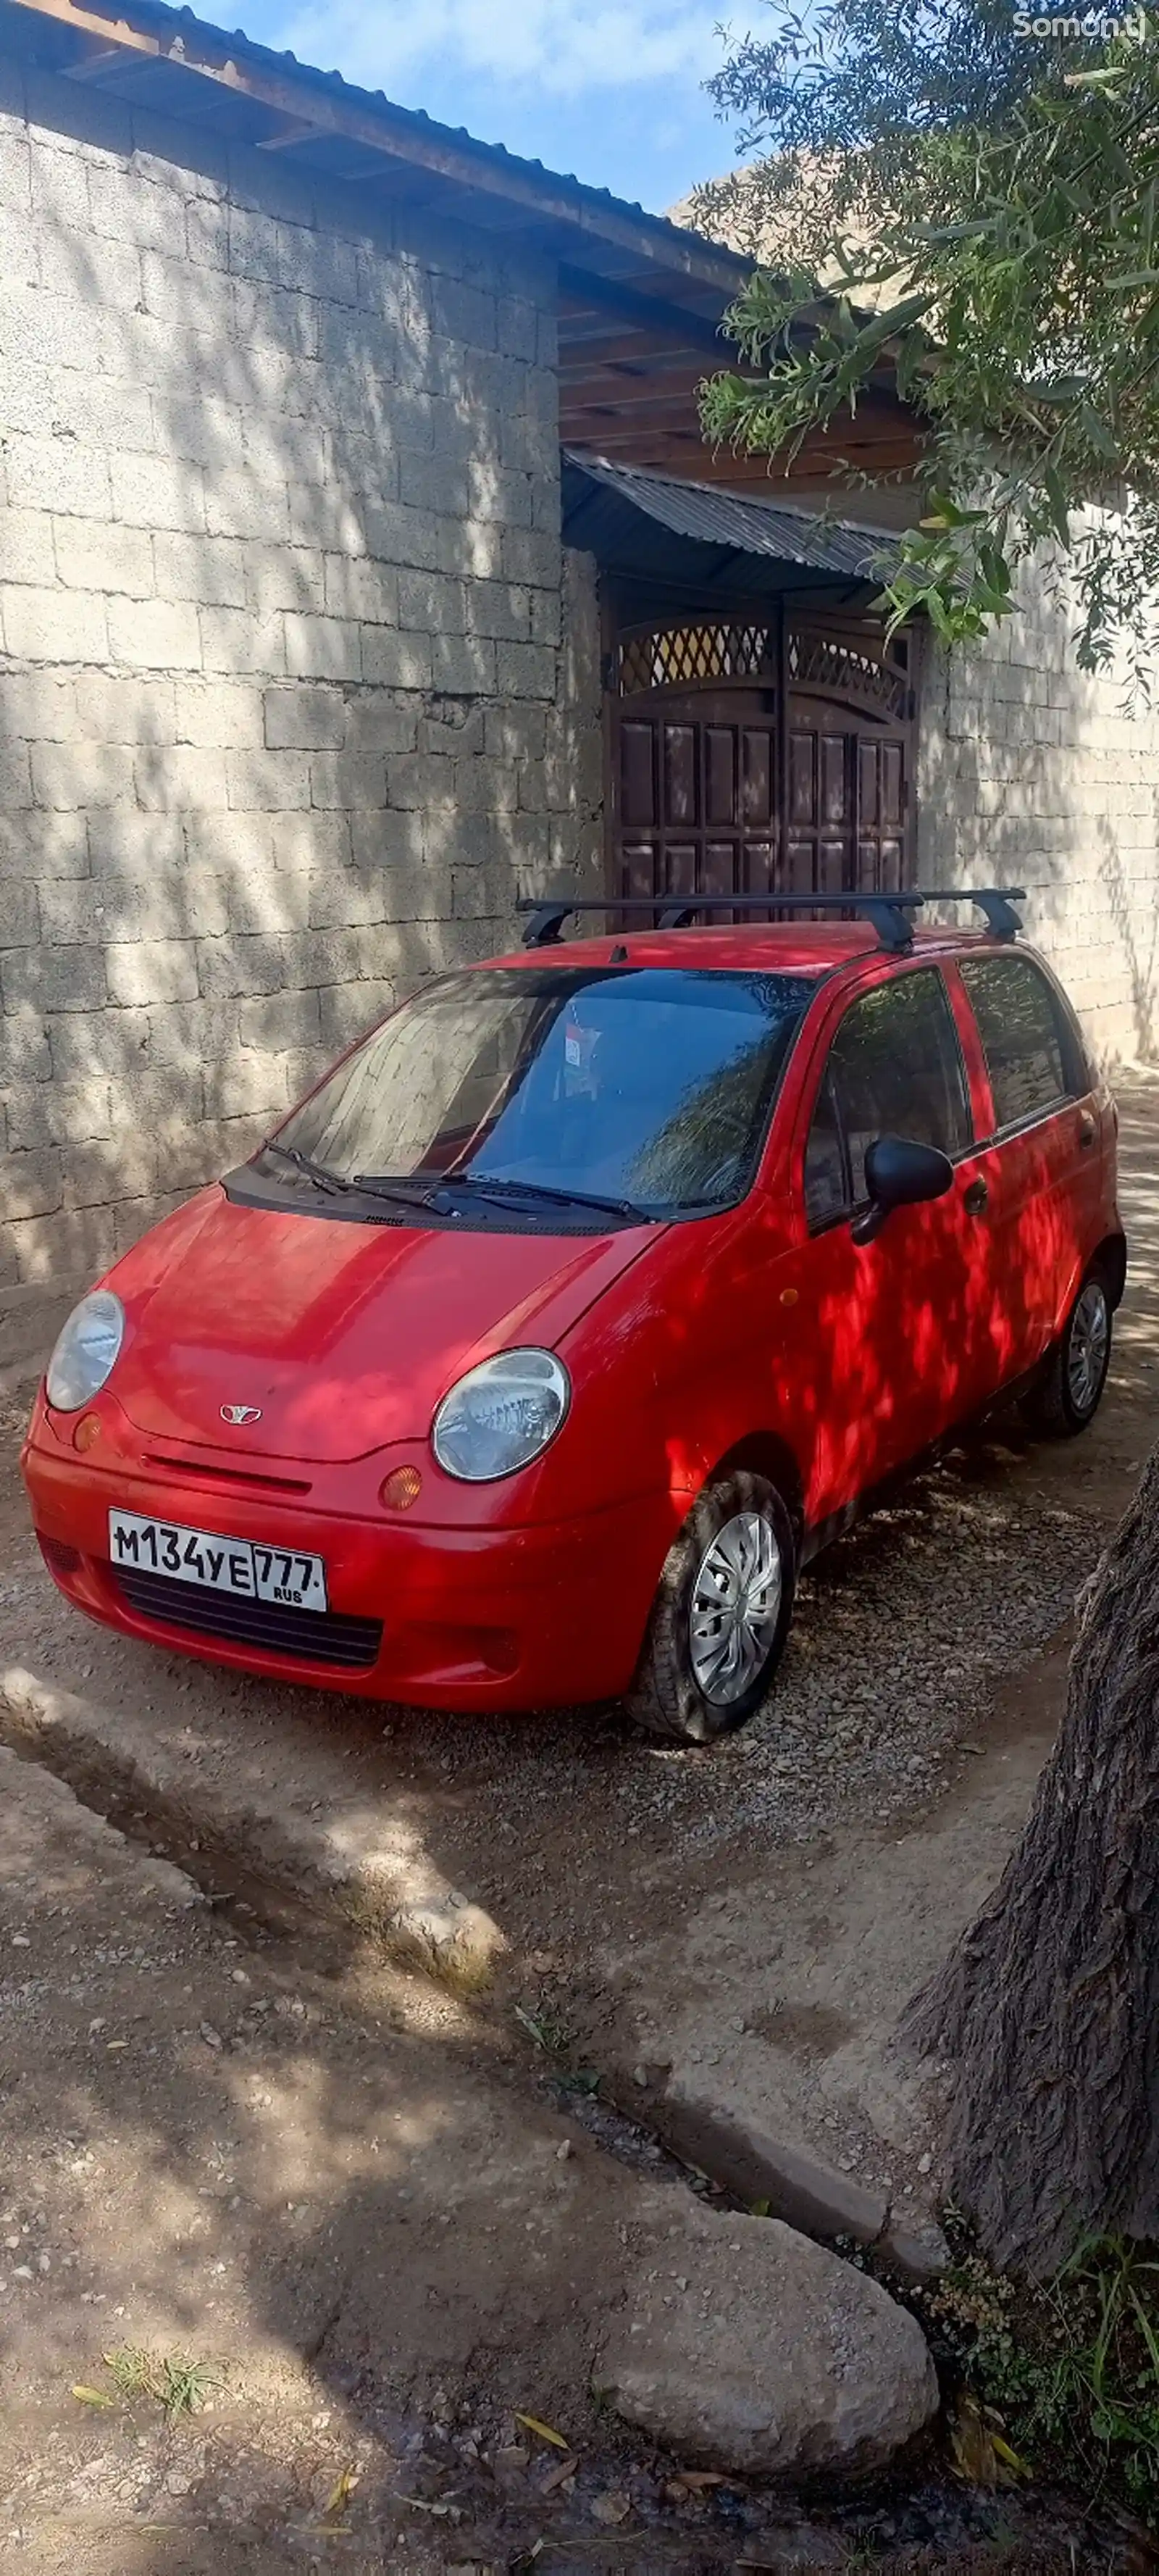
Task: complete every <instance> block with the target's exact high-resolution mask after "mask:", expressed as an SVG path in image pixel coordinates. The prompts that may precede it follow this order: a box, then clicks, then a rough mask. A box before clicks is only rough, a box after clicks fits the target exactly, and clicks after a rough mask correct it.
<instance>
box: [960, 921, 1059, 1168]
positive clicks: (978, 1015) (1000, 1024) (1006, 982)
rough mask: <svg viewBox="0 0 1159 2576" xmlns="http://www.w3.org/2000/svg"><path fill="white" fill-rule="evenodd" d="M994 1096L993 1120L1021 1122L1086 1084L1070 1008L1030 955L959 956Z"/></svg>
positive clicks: (999, 1123) (1007, 1124) (1001, 1124)
mask: <svg viewBox="0 0 1159 2576" xmlns="http://www.w3.org/2000/svg"><path fill="white" fill-rule="evenodd" d="M961 973H962V982H963V984H964V985H965V987H966V991H967V994H968V995H969V999H970V1003H971V1007H972V1009H973V1013H974V1017H975V1019H976V1020H977V1023H978V1034H979V1036H980V1038H981V1040H982V1048H983V1052H984V1054H985V1057H986V1070H987V1072H988V1073H989V1076H990V1089H991V1091H992V1092H993V1094H994V1124H995V1126H996V1127H997V1128H1002V1127H1018V1126H1021V1125H1022V1124H1023V1123H1024V1121H1025V1120H1026V1119H1028V1118H1041V1117H1043V1116H1044V1114H1045V1113H1046V1112H1047V1111H1048V1110H1051V1109H1053V1108H1055V1107H1056V1106H1057V1104H1058V1103H1059V1101H1061V1100H1073V1099H1075V1098H1076V1097H1077V1096H1079V1095H1080V1094H1081V1093H1082V1092H1084V1091H1086V1090H1087V1088H1088V1075H1087V1069H1086V1065H1085V1062H1084V1060H1083V1052H1082V1043H1081V1040H1080V1038H1079V1034H1078V1030H1077V1029H1076V1027H1075V1025H1074V1022H1073V1020H1072V1019H1071V1016H1070V1013H1069V1011H1067V1010H1066V1009H1065V1007H1064V1005H1063V1004H1062V1003H1061V1002H1060V1000H1059V997H1058V995H1057V994H1056V993H1055V992H1054V990H1053V988H1052V987H1051V985H1049V984H1048V983H1047V980H1046V977H1045V975H1043V974H1041V973H1040V971H1039V969H1038V967H1037V966H1036V965H1035V964H1034V961H1033V959H1032V958H1030V957H1018V956H1013V955H1012V956H1009V957H970V958H964V959H963V960H962V968H961Z"/></svg>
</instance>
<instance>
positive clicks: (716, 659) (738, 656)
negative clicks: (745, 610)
mask: <svg viewBox="0 0 1159 2576" xmlns="http://www.w3.org/2000/svg"><path fill="white" fill-rule="evenodd" d="M775 659H776V646H775V640H774V637H773V635H772V634H771V632H770V630H769V628H768V627H767V626H760V625H747V624H746V625H728V624H717V623H716V622H714V621H712V622H710V621H706V622H705V623H704V624H703V625H696V626H664V627H651V628H649V630H648V632H647V633H646V634H643V635H629V636H627V637H625V639H624V641H623V642H622V643H621V645H620V660H619V683H620V695H621V697H632V696H634V695H636V693H637V692H638V691H640V690H644V689H680V688H689V687H693V686H695V684H696V683H697V682H698V681H710V680H749V681H752V680H762V679H765V678H771V676H772V673H773V668H774V663H775Z"/></svg>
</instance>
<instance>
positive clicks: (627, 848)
mask: <svg viewBox="0 0 1159 2576" xmlns="http://www.w3.org/2000/svg"><path fill="white" fill-rule="evenodd" d="M616 668H617V678H618V687H617V689H616V692H615V695H614V697H613V699H612V702H611V708H610V735H611V781H610V787H611V799H610V801H611V816H610V829H609V853H608V855H609V892H612V893H616V894H618V895H622V896H631V895H634V894H635V895H640V896H656V895H659V894H686V895H692V894H717V895H720V894H740V893H745V894H756V893H769V894H775V893H778V892H784V893H786V894H789V893H792V894H809V893H818V894H839V893H843V892H846V891H848V892H877V891H890V890H893V889H895V888H897V887H899V886H902V885H904V884H906V883H908V882H911V881H912V873H911V868H910V858H909V843H910V835H909V830H908V822H909V816H908V789H909V766H910V736H911V731H912V724H911V706H910V691H909V686H908V680H907V678H906V675H905V672H904V668H903V667H902V666H901V665H900V663H899V661H898V658H897V655H896V654H895V655H893V656H890V655H887V654H886V652H885V648H884V644H883V640H882V638H881V635H880V630H872V629H868V628H867V627H866V625H865V623H864V621H862V622H861V623H860V624H857V625H855V626H854V627H852V628H851V631H850V633H849V635H848V636H845V635H843V634H842V633H841V631H840V630H835V629H832V628H830V627H827V626H823V625H820V624H815V625H811V626H804V625H802V626H800V627H795V628H791V629H789V630H788V631H787V633H785V632H783V631H782V630H780V629H779V628H777V627H773V626H771V625H761V624H760V623H759V622H756V621H751V622H748V623H740V622H737V621H712V620H704V621H702V622H700V623H698V624H696V625H691V624H688V625H684V626H666V627H662V628H650V629H638V630H634V631H633V632H632V633H631V634H629V635H627V636H624V637H621V639H620V641H619V646H618V651H617V656H616Z"/></svg>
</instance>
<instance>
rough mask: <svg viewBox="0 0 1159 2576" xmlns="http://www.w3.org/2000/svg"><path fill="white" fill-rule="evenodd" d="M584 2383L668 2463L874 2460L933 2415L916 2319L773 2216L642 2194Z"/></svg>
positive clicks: (934, 2396)
mask: <svg viewBox="0 0 1159 2576" xmlns="http://www.w3.org/2000/svg"><path fill="white" fill-rule="evenodd" d="M596 2379H597V2384H598V2386H599V2387H600V2388H601V2389H602V2390H603V2391H604V2392H605V2393H606V2394H607V2395H608V2396H610V2397H611V2399H612V2401H613V2403H614V2404H615V2406H616V2407H617V2408H618V2410H619V2412H620V2414H621V2415H623V2416H625V2417H626V2418H627V2420H628V2422H629V2423H630V2424H637V2425H639V2426H640V2427H641V2429H642V2430H643V2431H644V2432H646V2433H650V2434H652V2435H653V2436H654V2437H655V2438H656V2439H657V2440H658V2441H661V2442H663V2443H665V2444H666V2445H667V2446H668V2448H670V2449H671V2450H674V2451H675V2452H676V2453H677V2455H678V2457H679V2458H680V2459H682V2460H687V2461H689V2462H694V2463H696V2464H697V2465H699V2466H701V2467H705V2468H715V2469H724V2470H732V2471H733V2472H736V2473H739V2474H742V2475H748V2476H761V2475H765V2476H767V2475H772V2474H779V2475H783V2474H787V2473H790V2472H791V2473H794V2474H797V2475H800V2474H804V2473H806V2472H814V2471H819V2470H826V2471H830V2472H839V2473H840V2472H845V2473H847V2474H853V2475H856V2474H858V2473H860V2472H862V2471H864V2470H867V2469H874V2468H879V2467H880V2466H881V2465H882V2463H883V2462H884V2461H886V2460H888V2459H890V2458H891V2457H892V2455H893V2453H894V2452H895V2451H898V2450H900V2449H901V2447H902V2444H903V2443H905V2442H908V2441H910V2440H911V2439H912V2437H913V2435H914V2434H915V2433H919V2432H920V2431H921V2429H922V2426H923V2425H924V2424H927V2423H928V2422H929V2420H930V2417H931V2416H932V2415H933V2414H934V2413H935V2412H936V2410H937V2405H938V2386H937V2380H936V2378H935V2376H934V2366H933V2363H932V2361H931V2359H930V2355H929V2352H928V2350H927V2347H926V2341H925V2337H924V2335H923V2334H922V2331H921V2328H920V2326H919V2325H918V2324H917V2323H916V2321H915V2319H914V2318H913V2317H911V2316H910V2315H909V2314H908V2312H907V2310H906V2309H904V2308H901V2307H899V2306H898V2304H897V2302H896V2300H894V2299H891V2298H890V2297H889V2296H888V2294H887V2292H886V2291H885V2290H883V2289H882V2288H881V2287H880V2285H879V2284H878V2283H877V2282H876V2281H871V2280H870V2279H869V2278H868V2277H867V2275H866V2274H865V2273H864V2272H859V2271H857V2270H855V2268H854V2267H853V2265H852V2264H849V2263H843V2262H842V2261H841V2260H840V2259H839V2257H838V2256H837V2255H836V2254H830V2253H828V2252H826V2250H825V2248H824V2247H823V2246H820V2245H815V2244H813V2243H812V2241H811V2239H810V2238H809V2237H807V2236H799V2235H797V2234H796V2232H795V2230H794V2229H793V2228H791V2227H785V2226H783V2225H782V2224H781V2222H780V2221H779V2220H778V2219H772V2218H747V2217H736V2216H730V2215H728V2214H725V2215H723V2216H722V2215H720V2214H719V2213H718V2212H716V2211H712V2210H706V2209H704V2208H703V2207H702V2206H701V2204H700V2203H699V2202H698V2201H696V2200H693V2199H692V2198H691V2197H689V2196H686V2195H685V2194H684V2193H683V2192H680V2191H678V2190H676V2189H675V2188H671V2187H670V2188H668V2189H657V2190H654V2191H652V2192H651V2193H650V2194H649V2195H648V2214H647V2218H646V2220H645V2225H644V2230H643V2235H642V2238H641V2239H640V2240H639V2243H638V2248H637V2262H636V2266H635V2268H634V2270H633V2272H632V2273H631V2275H630V2276H629V2282H628V2296H627V2303H626V2306H625V2309H624V2311H623V2314H622V2316H621V2318H620V2319H619V2320H618V2322H617V2324H616V2326H615V2328H614V2329H613V2332H612V2334H611V2335H610V2337H609V2339H608V2342H607V2344H606V2347H605V2350H604V2354H603V2359H602V2363H601V2365H600V2367H599V2368H598V2370H597V2373H596Z"/></svg>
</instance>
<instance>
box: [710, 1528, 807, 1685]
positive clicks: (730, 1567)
mask: <svg viewBox="0 0 1159 2576" xmlns="http://www.w3.org/2000/svg"><path fill="white" fill-rule="evenodd" d="M783 1588H784V1574H783V1569H782V1565H781V1551H780V1548H779V1546H778V1544H777V1536H776V1532H775V1530H774V1529H773V1527H772V1524H771V1522H769V1521H768V1520H766V1519H765V1516H764V1514H763V1513H762V1512H737V1513H735V1514H734V1516H733V1518H732V1519H731V1520H728V1521H726V1522H725V1523H724V1527H723V1528H722V1529H720V1530H718V1531H717V1534H716V1536H715V1538H713V1539H710V1541H709V1544H708V1546H707V1547H706V1549H705V1551H704V1554H703V1556H702V1557H701V1560H700V1564H699V1566H698V1568H697V1572H696V1579H695V1582H694V1583H693V1586H692V1599H691V1603H690V1606H689V1613H688V1651H689V1657H690V1660H691V1664H692V1670H693V1674H694V1676H695V1679H696V1684H697V1688H698V1689H699V1690H700V1691H701V1692H702V1693H703V1695H704V1697H705V1699H706V1700H708V1701H710V1702H711V1703H713V1704H714V1705H715V1706H716V1707H718V1708H727V1707H730V1706H731V1705H732V1703H733V1702H734V1701H735V1700H738V1699H742V1698H743V1697H744V1694H745V1692H746V1691H748V1690H751V1688H752V1685H753V1683H754V1682H755V1681H756V1679H757V1677H758V1675H759V1673H760V1670H761V1666H762V1664H763V1663H764V1662H765V1660H766V1658H767V1656H768V1655H769V1653H770V1651H771V1649H772V1646H773V1642H774V1639H775V1637H776V1633H777V1622H778V1619H779V1617H780V1612H781V1595H782V1591H783Z"/></svg>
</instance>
